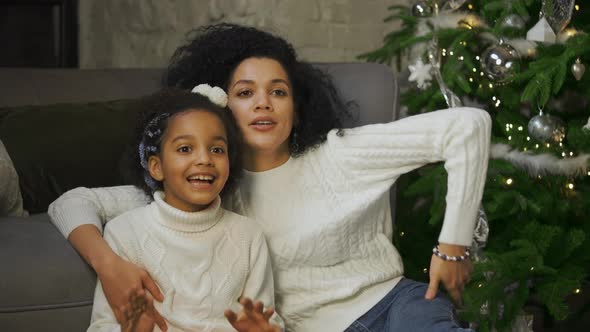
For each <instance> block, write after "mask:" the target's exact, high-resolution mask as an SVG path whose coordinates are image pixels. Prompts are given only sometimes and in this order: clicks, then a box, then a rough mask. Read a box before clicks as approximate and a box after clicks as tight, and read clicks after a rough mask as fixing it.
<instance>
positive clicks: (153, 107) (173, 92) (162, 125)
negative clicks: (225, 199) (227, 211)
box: [123, 88, 243, 195]
mask: <svg viewBox="0 0 590 332" xmlns="http://www.w3.org/2000/svg"><path fill="white" fill-rule="evenodd" d="M135 107H138V111H137V112H138V116H137V124H136V128H135V131H134V134H133V136H132V139H131V143H130V145H129V147H128V149H127V151H128V152H127V155H126V157H125V158H124V168H123V174H124V178H125V180H126V182H127V183H130V184H133V185H135V186H136V187H139V188H141V189H143V190H144V191H145V192H146V193H147V194H148V195H151V194H153V192H154V191H156V190H163V186H162V183H161V182H158V181H155V180H154V179H153V178H151V176H150V174H149V172H148V171H147V170H146V169H145V168H144V167H143V166H142V159H143V160H144V161H145V160H147V159H148V158H149V156H150V155H155V154H158V153H160V151H161V148H160V146H161V143H162V136H163V135H164V134H165V131H166V128H167V127H168V121H169V119H170V118H171V117H173V116H174V115H175V114H178V113H182V112H185V111H187V110H193V109H194V110H198V111H204V112H210V113H212V114H214V115H216V116H217V117H218V118H219V119H220V120H221V122H222V123H223V126H224V127H225V132H226V135H227V144H228V158H229V167H230V173H229V177H228V179H227V181H226V183H225V186H224V187H223V190H222V191H221V194H222V195H225V194H228V193H231V191H232V190H233V189H235V186H236V184H237V182H238V180H239V179H240V178H241V176H242V173H243V170H242V158H241V154H240V151H241V145H242V141H241V135H240V132H239V129H238V127H237V125H236V123H235V120H234V118H233V116H232V115H231V111H230V110H229V109H227V108H222V107H220V106H218V105H216V104H214V103H213V102H211V101H210V100H209V98H207V97H206V96H203V95H201V94H198V93H191V92H189V91H185V90H182V89H178V88H164V89H162V90H161V91H158V92H156V93H154V94H151V95H149V96H146V97H144V98H142V99H140V100H139V102H138V103H137V104H136V105H135ZM142 143H143V145H144V146H143V147H140V144H142ZM146 147H151V148H146ZM140 150H142V151H143V153H144V156H143V158H142V157H140V154H141V153H140ZM146 177H148V178H147V179H148V182H153V183H154V184H155V188H152V187H150V186H149V185H148V184H147V183H146Z"/></svg>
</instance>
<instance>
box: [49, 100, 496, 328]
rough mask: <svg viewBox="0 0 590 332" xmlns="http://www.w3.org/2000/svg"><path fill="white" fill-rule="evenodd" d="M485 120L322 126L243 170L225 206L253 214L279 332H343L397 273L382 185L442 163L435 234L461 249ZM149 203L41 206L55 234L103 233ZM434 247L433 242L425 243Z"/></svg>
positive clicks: (478, 175) (481, 170) (104, 195)
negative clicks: (309, 144)
mask: <svg viewBox="0 0 590 332" xmlns="http://www.w3.org/2000/svg"><path fill="white" fill-rule="evenodd" d="M490 131H491V120H490V117H489V115H488V114H487V113H486V112H484V111H482V110H479V109H474V108H455V109H448V110H443V111H437V112H430V113H426V114H421V115H417V116H412V117H408V118H405V119H402V120H399V121H395V122H391V123H387V124H375V125H367V126H363V127H358V128H353V129H347V130H345V131H344V135H343V136H342V137H341V136H338V135H336V131H332V132H330V133H329V135H328V139H327V141H326V142H325V143H323V144H322V145H321V146H319V147H318V148H317V149H314V150H311V151H309V152H307V153H306V154H305V155H303V156H301V157H299V158H291V159H289V161H288V162H287V163H285V164H283V165H281V166H280V167H277V168H275V169H272V170H269V171H266V172H259V173H254V172H247V174H246V177H245V179H244V180H243V182H242V183H241V184H240V188H239V189H238V191H237V192H236V193H235V195H233V196H232V197H231V198H230V199H229V200H228V201H227V203H228V207H229V208H230V209H232V210H233V211H235V212H237V213H240V214H244V215H246V216H250V217H253V218H254V219H256V221H257V222H259V224H260V226H261V227H262V230H263V232H264V233H265V235H266V238H267V241H268V244H269V249H270V253H271V259H272V265H273V272H274V277H275V288H276V294H275V295H276V298H277V310H278V311H279V313H280V314H281V316H282V317H283V318H284V319H285V324H286V327H287V329H288V330H289V331H302V332H314V331H322V332H330V331H343V330H344V329H345V328H346V327H347V326H348V325H350V324H351V323H352V322H353V321H354V320H356V319H357V318H358V317H360V316H361V315H362V314H363V313H365V312H366V311H367V310H369V309H370V308H371V307H372V306H373V305H375V304H376V303H377V302H378V301H379V300H380V299H381V298H382V297H383V296H384V295H385V294H386V293H387V292H388V291H389V290H391V288H392V287H393V286H395V284H396V283H397V282H398V281H399V279H400V278H401V276H402V274H403V266H402V261H401V258H400V256H399V254H398V252H397V250H396V249H395V247H393V245H392V244H391V238H392V225H391V215H390V206H389V197H388V189H389V187H390V186H391V185H392V184H393V183H394V182H395V180H396V179H397V178H398V177H399V176H400V175H401V174H403V173H407V172H409V171H411V170H413V169H415V168H418V167H420V166H422V165H424V164H427V163H431V162H437V161H444V166H445V169H446V170H447V172H448V192H447V196H446V203H447V206H446V211H445V217H444V223H443V226H442V230H441V233H440V236H439V239H438V240H439V241H440V242H444V243H450V244H460V245H470V243H471V238H472V233H473V228H474V223H475V218H476V214H477V211H478V207H479V204H480V200H481V196H482V192H483V186H484V184H485V176H486V170H487V162H488V154H489V145H490ZM147 202H148V198H147V197H146V196H145V195H143V194H142V193H141V192H140V191H139V190H137V189H134V188H132V187H114V188H98V189H85V188H78V189H75V190H72V191H70V192H68V193H66V194H64V195H63V196H62V197H60V198H59V199H58V200H57V201H56V202H54V203H53V204H52V205H51V206H50V210H49V213H50V215H51V217H52V218H53V220H54V222H55V224H56V226H57V227H58V228H59V229H60V230H61V231H62V232H63V234H64V235H65V236H67V235H68V234H69V232H71V231H72V230H73V229H74V228H76V227H77V226H79V225H81V224H94V225H96V226H97V227H99V228H101V227H102V223H104V222H106V221H107V220H109V219H110V218H112V217H114V216H116V215H118V214H120V213H122V212H124V211H126V210H128V209H131V208H134V207H137V206H141V205H145V204H146V203H147ZM433 243H434V239H433Z"/></svg>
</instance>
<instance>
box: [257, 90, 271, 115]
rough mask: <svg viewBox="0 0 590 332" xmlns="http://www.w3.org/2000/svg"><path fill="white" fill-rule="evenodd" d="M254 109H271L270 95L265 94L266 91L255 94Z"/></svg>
mask: <svg viewBox="0 0 590 332" xmlns="http://www.w3.org/2000/svg"><path fill="white" fill-rule="evenodd" d="M256 110H265V111H270V110H272V105H271V103H270V96H269V95H267V94H266V93H261V94H259V95H258V96H257V99H256Z"/></svg>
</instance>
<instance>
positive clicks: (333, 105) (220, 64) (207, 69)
mask: <svg viewBox="0 0 590 332" xmlns="http://www.w3.org/2000/svg"><path fill="white" fill-rule="evenodd" d="M190 36H192V37H190ZM253 57H254V58H269V59H273V60H276V61H278V62H279V63H280V64H281V65H282V66H283V68H284V69H285V71H286V72H287V75H288V78H289V80H290V81H291V84H292V86H293V97H294V105H295V111H296V114H297V117H298V125H297V126H296V127H294V128H293V130H292V131H291V135H290V138H289V140H290V144H289V146H290V152H291V155H295V156H296V155H300V154H303V153H304V152H305V151H307V149H309V148H312V147H315V146H317V145H319V144H320V143H322V142H324V141H325V140H326V135H327V133H328V132H329V131H330V130H331V129H334V128H341V126H342V124H341V117H342V116H343V115H348V114H349V111H348V107H347V105H346V103H344V102H343V101H342V98H341V97H340V95H339V94H338V91H337V90H336V88H335V87H334V84H333V82H332V79H331V78H330V77H329V76H328V75H326V74H325V73H324V72H322V71H321V70H319V69H317V68H314V67H313V66H312V65H311V64H309V63H307V62H304V61H299V60H298V59H297V55H296V53H295V50H294V48H293V46H292V45H291V44H289V43H288V42H287V41H286V40H284V39H283V38H281V37H278V36H275V35H273V34H271V33H268V32H264V31H261V30H258V29H256V28H253V27H246V26H241V25H236V24H228V23H221V24H215V25H210V26H204V27H202V28H199V29H196V30H193V31H192V32H190V33H189V40H188V42H187V43H186V44H185V45H182V46H180V47H179V48H178V49H177V50H176V51H175V53H174V55H173V56H172V59H171V62H170V65H169V66H168V69H167V71H166V73H165V75H164V85H166V86H174V87H179V88H183V89H191V88H192V87H194V86H195V85H197V84H201V83H207V84H210V85H216V86H219V87H223V88H224V89H226V91H227V88H228V84H229V82H230V80H231V76H232V75H233V72H234V71H235V69H236V67H237V66H238V65H239V64H240V63H241V62H242V61H243V60H245V59H248V58H253ZM339 133H340V131H339Z"/></svg>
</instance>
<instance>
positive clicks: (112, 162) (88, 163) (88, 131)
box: [0, 100, 137, 213]
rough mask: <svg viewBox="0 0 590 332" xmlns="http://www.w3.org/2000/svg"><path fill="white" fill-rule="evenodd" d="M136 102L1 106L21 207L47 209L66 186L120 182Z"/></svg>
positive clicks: (0, 123)
mask: <svg viewBox="0 0 590 332" xmlns="http://www.w3.org/2000/svg"><path fill="white" fill-rule="evenodd" d="M135 105H136V102H135V100H117V101H109V102H95V103H85V104H56V105H46V106H20V107H4V108H0V140H2V141H3V142H4V144H5V146H6V149H7V151H8V153H9V154H10V157H11V159H12V161H13V162H14V166H15V168H16V171H17V173H18V175H19V177H20V187H21V190H22V195H23V201H24V206H25V209H27V210H28V211H29V212H30V213H41V212H45V211H47V207H48V205H49V204H50V203H51V202H52V201H54V200H55V199H56V198H57V197H58V196H59V195H61V194H63V193H64V192H66V191H67V190H69V189H72V188H75V187H79V186H85V187H99V186H111V185H117V184H122V183H123V182H122V178H121V175H120V172H119V166H120V160H121V157H122V154H123V152H124V150H125V148H126V146H127V142H128V141H129V137H130V134H131V132H132V130H133V128H134V127H135V117H136V113H137V109H136V107H134V106H135Z"/></svg>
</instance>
